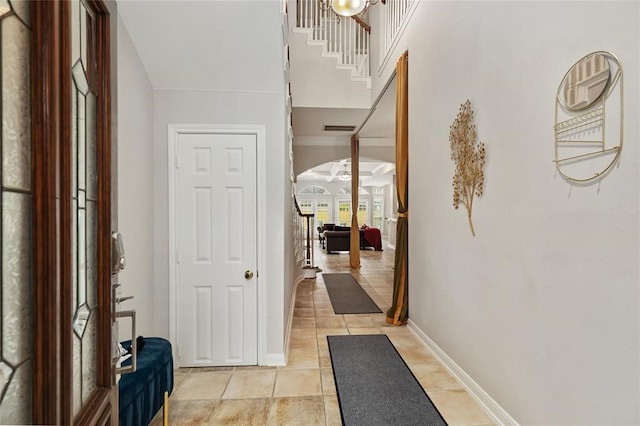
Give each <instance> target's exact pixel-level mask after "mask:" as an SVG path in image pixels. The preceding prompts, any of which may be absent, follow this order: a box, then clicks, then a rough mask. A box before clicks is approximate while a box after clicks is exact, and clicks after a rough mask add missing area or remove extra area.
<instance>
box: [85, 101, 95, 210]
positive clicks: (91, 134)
mask: <svg viewBox="0 0 640 426" xmlns="http://www.w3.org/2000/svg"><path fill="white" fill-rule="evenodd" d="M85 117H86V125H87V128H86V136H85V139H86V141H85V142H86V160H85V162H86V166H87V167H86V169H87V172H86V185H87V198H88V199H89V200H94V201H95V200H96V199H97V195H98V194H97V188H98V169H97V159H96V142H97V140H96V117H97V107H96V96H95V95H94V94H93V92H89V93H88V94H87V98H86V103H85Z"/></svg>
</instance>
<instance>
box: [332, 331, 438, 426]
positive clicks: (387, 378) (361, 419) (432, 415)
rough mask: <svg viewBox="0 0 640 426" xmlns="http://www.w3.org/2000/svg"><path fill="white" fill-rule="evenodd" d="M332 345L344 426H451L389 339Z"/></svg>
mask: <svg viewBox="0 0 640 426" xmlns="http://www.w3.org/2000/svg"><path fill="white" fill-rule="evenodd" d="M327 340H328V342H329V353H330V355H331V364H332V365H333V376H334V379H335V382H336V389H337V391H338V402H339V403H340V413H341V414H342V423H343V424H344V425H345V426H352V425H363V426H364V425H367V426H368V425H394V426H408V425H420V426H424V425H429V426H431V425H434V426H435V425H446V424H447V423H446V422H445V421H444V419H443V418H442V416H441V415H440V412H438V409H437V408H436V407H435V406H434V405H433V403H432V402H431V399H429V397H428V396H427V394H426V393H425V391H424V389H422V386H420V383H418V380H417V379H416V378H415V376H414V375H413V373H412V372H411V370H409V367H407V364H405V362H404V360H403V359H402V357H401V356H400V354H398V351H396V348H395V347H394V346H393V344H392V343H391V342H390V341H389V338H387V336H386V335H384V334H371V335H363V336H357V335H346V336H327Z"/></svg>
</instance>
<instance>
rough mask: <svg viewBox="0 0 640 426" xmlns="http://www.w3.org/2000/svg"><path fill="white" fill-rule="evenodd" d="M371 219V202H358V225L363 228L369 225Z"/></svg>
mask: <svg viewBox="0 0 640 426" xmlns="http://www.w3.org/2000/svg"><path fill="white" fill-rule="evenodd" d="M368 217H369V201H368V200H358V225H360V226H362V225H364V224H366V223H367V218H368Z"/></svg>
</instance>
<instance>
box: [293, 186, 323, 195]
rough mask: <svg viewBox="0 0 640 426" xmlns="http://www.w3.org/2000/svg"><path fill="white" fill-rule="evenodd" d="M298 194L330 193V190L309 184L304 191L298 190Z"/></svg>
mask: <svg viewBox="0 0 640 426" xmlns="http://www.w3.org/2000/svg"><path fill="white" fill-rule="evenodd" d="M298 195H329V191H327V190H326V188H323V187H321V186H316V185H313V186H307V187H305V188H304V189H303V190H302V191H300V192H298Z"/></svg>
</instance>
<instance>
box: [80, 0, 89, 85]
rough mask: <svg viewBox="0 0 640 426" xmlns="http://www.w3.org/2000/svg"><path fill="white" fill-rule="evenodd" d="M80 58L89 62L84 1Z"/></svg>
mask: <svg viewBox="0 0 640 426" xmlns="http://www.w3.org/2000/svg"><path fill="white" fill-rule="evenodd" d="M80 59H81V60H82V63H84V64H88V63H89V62H88V60H87V59H88V58H87V9H86V8H85V7H84V4H82V2H80ZM85 69H86V68H85ZM84 93H85V94H86V92H84Z"/></svg>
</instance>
